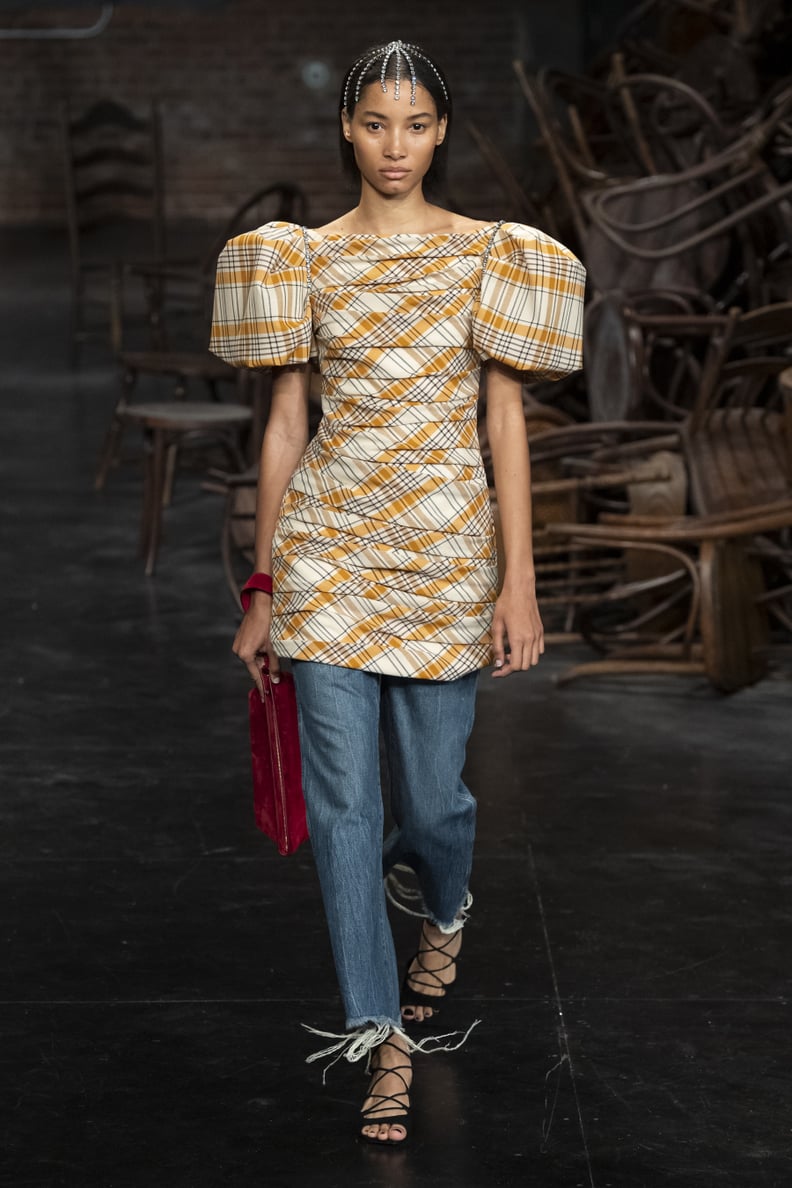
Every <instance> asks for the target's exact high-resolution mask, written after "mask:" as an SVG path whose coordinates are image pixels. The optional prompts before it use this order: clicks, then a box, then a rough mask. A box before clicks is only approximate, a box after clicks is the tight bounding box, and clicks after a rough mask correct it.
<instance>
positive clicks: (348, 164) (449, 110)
mask: <svg viewBox="0 0 792 1188" xmlns="http://www.w3.org/2000/svg"><path fill="white" fill-rule="evenodd" d="M395 44H396V43H394V42H383V43H382V44H381V45H373V46H371V47H370V48H369V49H367V50H366V52H365V53H364V54H361V56H360V57H359V58H358V59H357V61H356V62H355V63H354V64H353V65H352V66H350V68H349V70H347V72H346V74H345V75H344V81H343V84H342V86H341V96H340V99H339V104H338V112H339V124H340V116H341V113H342V112H343V111H344V100H345V99H346V108H347V115H348V116H351V115H352V113H353V112H354V110H355V104H356V102H357V100H356V99H355V95H359V94H360V92H361V91H362V90H363V88H364V87H367V86H368V85H369V83H373V82H376V83H378V82H381V81H382V63H383V60H384V59H385V58H387V64H386V69H385V78H386V79H388V81H390V82H393V81H395V80H396V78H397V77H399V66H398V65H397V63H399V62H400V57H399V55H398V54H397V53H394V52H392V51H393V47H394V45H395ZM398 44H403V46H404V51H406V53H408V54H409V57H410V61H411V62H412V65H413V68H414V71H415V81H416V83H418V84H419V85H420V86H422V87H424V88H425V89H426V90H427V91H428V92H429V94H430V95H431V96H432V99H433V100H434V103H435V107H436V108H437V118H438V119H442V118H443V116H445V117H446V121H447V123H446V132H445V137H444V138H443V143H442V144H439V145H438V146H437V148H436V149H435V151H434V156H433V158H432V164H431V165H430V166H429V169H428V170H427V173H426V176H425V177H424V179H423V181H424V186H425V188H426V189H427V190H433V189H437V187H438V186H439V185H440V184H441V183H442V182H443V180H444V178H445V171H446V164H447V161H448V141H449V136H450V134H451V120H452V117H453V114H454V105H453V103H452V101H451V91H450V90H449V86H448V83H447V82H446V77H445V75H444V74H443V71H442V70H441V69H440V67H439V66H438V65H437V63H436V62H435V61H434V59H432V58H430V57H429V55H428V54H426V53H425V52H424V50H423V49H421V47H420V46H419V45H413V44H411V43H398ZM389 50H390V51H391V52H390V54H389V52H388V51H389ZM400 81H401V85H402V86H410V77H409V73H407V76H406V77H405V70H404V66H403V65H401V73H400ZM338 135H339V145H340V149H341V164H342V166H343V169H344V173H345V174H346V175H347V177H349V178H350V179H351V180H352V181H354V182H357V181H359V179H360V171H359V170H358V167H357V162H356V161H355V150H354V148H353V146H352V144H351V143H350V142H349V141H348V140H347V138H346V137H345V136H344V132H343V129H342V128H341V127H340V126H339V133H338Z"/></svg>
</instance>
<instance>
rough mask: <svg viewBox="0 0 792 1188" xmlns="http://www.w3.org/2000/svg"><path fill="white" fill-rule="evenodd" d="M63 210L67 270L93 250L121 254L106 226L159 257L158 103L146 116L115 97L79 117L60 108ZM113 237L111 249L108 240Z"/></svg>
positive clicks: (161, 238) (161, 190)
mask: <svg viewBox="0 0 792 1188" xmlns="http://www.w3.org/2000/svg"><path fill="white" fill-rule="evenodd" d="M61 126H62V141H63V167H64V178H65V184H66V211H67V220H68V229H69V243H70V247H71V258H72V269H73V271H74V272H75V273H78V272H79V270H80V268H81V266H83V265H84V264H85V263H86V262H87V261H86V257H87V255H88V253H90V252H91V250H92V249H93V251H94V252H97V249H98V253H99V254H100V255H104V256H105V257H106V256H107V255H109V254H111V251H112V254H114V255H119V254H120V255H123V254H126V249H125V248H124V247H123V246H122V247H121V248H120V249H119V245H118V241H117V240H116V241H115V242H114V243H113V241H112V240H111V239H110V236H107V237H106V238H105V237H103V235H102V232H104V231H105V230H107V231H108V232H110V235H112V234H113V233H115V234H116V235H117V233H118V231H119V229H120V228H123V229H124V230H125V232H126V233H127V238H129V232H130V229H131V227H132V226H135V228H136V230H137V231H138V234H137V235H136V236H135V235H134V232H133V236H132V237H133V238H135V239H136V240H137V241H138V242H136V245H135V246H136V248H138V247H139V248H140V249H141V250H142V252H143V253H144V254H145V255H148V256H153V257H154V258H155V259H161V258H162V257H163V255H164V251H165V230H164V228H165V221H164V187H163V170H162V139H161V132H160V119H159V112H158V109H157V105H156V104H155V103H152V105H151V109H150V111H149V113H148V114H147V115H146V116H145V117H141V116H137V115H135V114H134V113H133V112H132V111H130V110H129V109H128V108H126V107H124V106H122V105H121V104H120V103H116V102H115V101H114V100H110V99H103V100H100V101H99V102H97V103H95V104H94V105H93V106H92V107H91V108H90V109H89V110H88V111H86V112H85V113H84V114H83V115H81V116H79V117H78V118H73V117H72V115H71V113H70V111H69V108H68V106H67V105H66V104H64V105H63V108H62V112H61ZM111 243H113V247H112V249H111V248H110V246H109V245H110V244H111Z"/></svg>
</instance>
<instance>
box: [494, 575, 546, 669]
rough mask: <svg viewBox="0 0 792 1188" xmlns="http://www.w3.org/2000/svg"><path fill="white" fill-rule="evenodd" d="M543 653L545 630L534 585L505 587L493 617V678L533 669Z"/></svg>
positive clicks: (496, 604)
mask: <svg viewBox="0 0 792 1188" xmlns="http://www.w3.org/2000/svg"><path fill="white" fill-rule="evenodd" d="M507 644H508V651H507ZM543 652H544V628H543V627H542V620H541V618H540V616H539V607H538V606H537V604H536V590H535V588H534V585H533V583H530V584H525V585H522V586H520V587H517V586H506V585H504V588H503V590H502V592H501V594H500V597H499V598H498V601H497V602H496V603H495V612H494V614H493V616H492V658H493V662H494V664H495V671H494V672H493V674H492V675H493V676H495V677H504V676H509V675H510V674H511V673H512V672H522V671H524V670H525V669H527V668H532V667H533V665H534V664H538V663H539V657H540V656H541V655H542V653H543Z"/></svg>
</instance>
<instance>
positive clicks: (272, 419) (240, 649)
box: [234, 363, 311, 692]
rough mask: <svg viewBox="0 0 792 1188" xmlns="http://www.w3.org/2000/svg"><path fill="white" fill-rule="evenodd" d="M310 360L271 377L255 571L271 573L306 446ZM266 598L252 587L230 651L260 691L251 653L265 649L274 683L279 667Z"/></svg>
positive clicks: (260, 487)
mask: <svg viewBox="0 0 792 1188" xmlns="http://www.w3.org/2000/svg"><path fill="white" fill-rule="evenodd" d="M310 382H311V368H310V364H308V363H306V364H304V365H300V366H296V367H283V368H279V369H278V371H277V372H276V373H275V376H274V378H273V381H272V402H271V405H270V414H269V417H268V419H267V428H266V429H265V431H264V440H263V441H262V443H261V464H260V467H259V482H258V497H257V500H256V565H255V571H256V573H272V537H273V534H274V532H275V523H276V521H277V519H278V513H279V512H280V506H281V503H282V502H283V496H284V494H285V491H286V488H287V486H288V485H289V479H290V478H291V476H292V475H293V473H294V471H295V469H296V467H297V464H298V462H299V461H300V458H302V456H303V453H304V452H305V447H306V445H307V444H308V389H309V385H310ZM271 618H272V599H271V598H270V596H269V594H265V593H263V591H261V590H254V591H253V593H252V594H251V597H250V607H249V609H248V611H247V614H246V615H245V617H244V619H243V620H242V624H241V626H240V628H239V630H238V631H237V633H236V638H235V640H234V652H235V653H236V654H237V656H239V658H240V660H242V661H243V662H244V663H245V664H246V665H247V669H248V672H249V673H250V675H251V677H252V679H253V680H254V681H255V683H256V685H257V686H258V688H259V691H260V692H261V676H260V673H259V669H258V665H257V663H256V655H257V654H259V653H262V652H266V653H267V657H268V659H269V670H270V675H271V676H272V678H273V680H275V681H277V679H278V676H279V672H280V666H279V663H278V657H277V656H276V655H275V653H274V652H273V651H272V646H271V644H270V620H271Z"/></svg>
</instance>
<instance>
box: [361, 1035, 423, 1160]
mask: <svg viewBox="0 0 792 1188" xmlns="http://www.w3.org/2000/svg"><path fill="white" fill-rule="evenodd" d="M389 1069H392V1070H393V1071H392V1072H389V1071H388V1070H389ZM371 1074H372V1075H371V1084H370V1085H369V1095H368V1097H367V1098H366V1100H365V1101H364V1102H363V1109H362V1111H361V1112H362V1113H363V1115H364V1117H365V1115H366V1114H368V1115H369V1117H368V1120H367V1122H366V1125H365V1126H363V1128H362V1130H361V1133H362V1134H364V1135H365V1136H366V1138H369V1139H375V1140H377V1141H379V1142H383V1143H384V1142H387V1141H388V1140H390V1142H392V1143H403V1142H404V1140H405V1139H406V1138H407V1125H406V1122H407V1114H408V1113H409V1110H410V1085H411V1084H412V1062H411V1060H410V1053H409V1052H408V1051H407V1046H406V1044H405V1042H404V1040H403V1039H402V1037H401V1036H400V1035H398V1034H397V1033H396V1032H391V1034H390V1036H389V1037H388V1039H386V1040H385V1041H384V1043H381V1044H380V1046H379V1047H378V1048H377V1049H376V1051H375V1052H374V1055H373V1056H372V1059H371ZM385 1099H387V1100H385ZM377 1114H380V1115H383V1116H385V1117H388V1118H391V1119H392V1118H393V1117H394V1116H395V1117H399V1116H401V1115H403V1116H404V1121H405V1125H403V1126H402V1125H401V1124H400V1123H399V1122H394V1121H391V1122H377V1121H376V1117H377Z"/></svg>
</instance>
